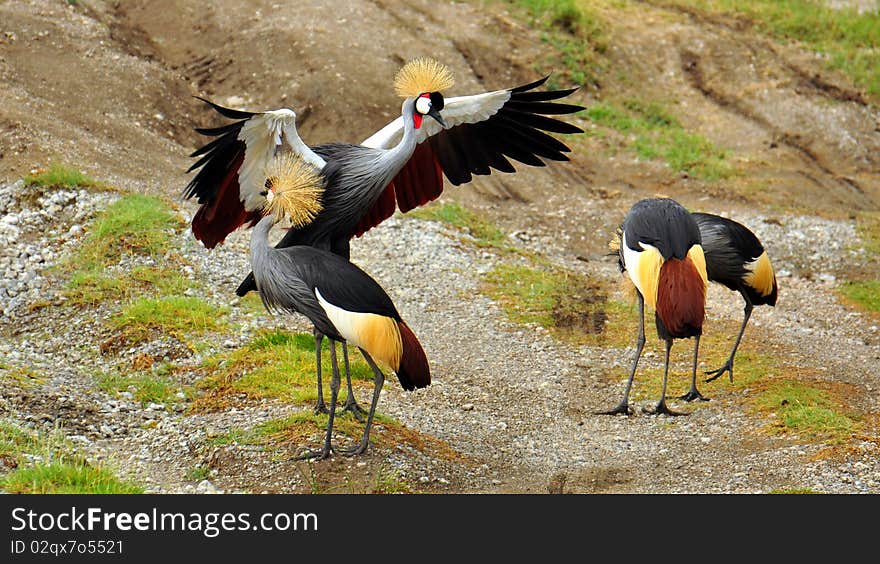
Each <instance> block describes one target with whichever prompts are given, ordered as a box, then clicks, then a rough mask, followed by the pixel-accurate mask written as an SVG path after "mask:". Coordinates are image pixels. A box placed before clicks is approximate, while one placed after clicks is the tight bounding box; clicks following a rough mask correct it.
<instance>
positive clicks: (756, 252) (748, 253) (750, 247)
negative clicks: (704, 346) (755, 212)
mask: <svg viewBox="0 0 880 564" xmlns="http://www.w3.org/2000/svg"><path fill="white" fill-rule="evenodd" d="M691 215H693V217H694V219H695V220H696V222H697V225H698V226H699V228H700V236H701V237H702V241H703V252H704V254H705V256H706V272H707V274H708V277H709V280H710V281H712V282H717V283H719V284H722V285H723V286H726V287H728V288H729V289H731V290H733V291H734V292H739V294H740V295H741V296H742V297H743V300H744V301H745V302H746V305H745V308H744V314H743V321H742V325H741V326H740V328H739V334H738V335H737V336H736V341H734V343H733V349H732V350H731V351H730V356H729V357H728V358H727V362H725V363H724V364H723V365H722V366H721V367H720V368H717V369H715V370H709V371H707V372H706V374H707V375H711V377H710V378H707V379H706V381H707V382H711V381H712V380H715V379H716V378H718V377H719V376H721V375H722V374H724V373H725V372H728V375H729V376H730V381H731V382H733V358H734V356H736V349H737V347H739V343H740V341H741V340H742V337H743V333H744V332H745V330H746V324H747V323H748V322H749V317H751V315H752V309H754V306H756V305H769V306H775V305H776V297H777V294H778V286H777V284H776V274H775V272H774V271H773V265H771V264H770V257H769V256H768V255H767V251H766V250H764V246H763V245H762V244H761V241H760V240H759V239H758V237H757V236H755V234H754V233H752V232H751V231H750V230H749V229H748V228H747V227H746V226H745V225H743V224H741V223H738V222H736V221H734V220H732V219H727V218H725V217H721V216H718V215H714V214H710V213H693V214H691Z"/></svg>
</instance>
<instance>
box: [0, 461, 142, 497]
mask: <svg viewBox="0 0 880 564" xmlns="http://www.w3.org/2000/svg"><path fill="white" fill-rule="evenodd" d="M0 487H2V488H3V489H4V490H6V491H8V492H10V493H30V494H139V493H143V491H144V489H143V488H142V487H140V486H138V485H135V484H131V483H128V482H123V481H120V480H119V479H118V478H117V477H116V476H115V475H113V473H112V472H110V471H109V470H107V469H105V468H95V467H93V466H90V465H88V464H87V463H85V462H84V461H73V462H52V463H49V464H36V465H34V466H24V467H20V468H18V469H16V470H14V471H13V472H11V473H10V474H8V475H7V476H5V477H3V478H2V479H0Z"/></svg>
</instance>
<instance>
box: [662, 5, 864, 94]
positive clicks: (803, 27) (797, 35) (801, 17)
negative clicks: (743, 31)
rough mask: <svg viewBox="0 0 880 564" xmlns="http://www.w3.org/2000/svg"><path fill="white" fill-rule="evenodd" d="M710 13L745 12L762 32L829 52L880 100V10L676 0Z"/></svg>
mask: <svg viewBox="0 0 880 564" xmlns="http://www.w3.org/2000/svg"><path fill="white" fill-rule="evenodd" d="M663 3H664V4H668V3H669V2H667V0H664V1H663ZM672 3H673V4H678V5H684V6H690V7H694V8H697V9H700V10H703V11H706V12H715V13H719V12H720V13H727V14H740V15H743V16H745V17H747V18H748V19H749V20H751V21H752V22H754V24H755V26H756V27H757V29H758V30H759V31H761V32H762V33H764V34H766V35H769V36H771V37H774V38H776V39H782V40H786V41H792V42H796V43H799V44H800V45H802V46H803V47H805V48H806V49H809V50H812V51H815V52H819V53H824V54H825V55H827V58H826V61H827V62H826V65H827V66H828V67H829V68H831V69H836V70H840V71H842V72H843V73H844V74H846V75H847V76H848V77H849V78H850V79H851V80H852V81H853V83H854V84H855V85H856V86H858V87H859V88H863V89H864V90H865V91H866V92H867V93H868V94H869V95H870V96H871V97H872V98H873V99H874V100H875V101H877V100H880V65H878V64H877V53H878V50H880V11H878V10H876V9H874V10H868V11H865V12H864V13H861V14H859V13H858V12H857V11H856V10H855V9H839V10H834V9H831V8H829V7H827V6H823V5H822V3H817V2H813V1H809V0H672Z"/></svg>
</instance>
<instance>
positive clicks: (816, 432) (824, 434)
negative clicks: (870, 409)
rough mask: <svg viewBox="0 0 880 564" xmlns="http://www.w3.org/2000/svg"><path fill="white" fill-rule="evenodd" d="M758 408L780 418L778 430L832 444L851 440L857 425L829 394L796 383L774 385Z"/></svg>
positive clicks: (773, 383) (760, 397)
mask: <svg viewBox="0 0 880 564" xmlns="http://www.w3.org/2000/svg"><path fill="white" fill-rule="evenodd" d="M756 405H757V406H758V407H760V408H762V409H764V410H770V411H773V412H775V413H776V414H777V423H776V425H775V426H776V427H777V428H778V429H781V430H790V431H795V432H798V433H801V434H803V435H804V436H807V437H811V438H817V439H820V440H825V441H829V442H838V441H842V440H845V439H848V438H849V437H850V436H851V435H852V432H853V429H854V428H855V425H856V422H855V420H854V419H853V418H852V417H850V416H849V415H847V414H845V413H843V412H841V410H840V407H839V406H837V405H835V402H833V401H832V400H831V398H830V397H829V394H828V393H827V392H825V391H824V390H820V389H818V388H815V387H812V386H808V385H806V384H803V383H801V382H796V381H793V380H782V381H775V382H771V383H770V385H769V386H768V387H767V389H766V390H764V391H762V392H761V393H760V395H759V396H758V397H757V398H756Z"/></svg>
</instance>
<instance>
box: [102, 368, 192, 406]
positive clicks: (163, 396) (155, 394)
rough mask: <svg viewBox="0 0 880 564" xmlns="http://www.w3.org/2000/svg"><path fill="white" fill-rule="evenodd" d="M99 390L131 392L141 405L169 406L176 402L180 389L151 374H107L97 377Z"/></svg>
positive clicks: (165, 379)
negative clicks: (175, 398) (158, 404)
mask: <svg viewBox="0 0 880 564" xmlns="http://www.w3.org/2000/svg"><path fill="white" fill-rule="evenodd" d="M97 384H98V388H99V389H101V390H103V391H105V392H108V393H118V392H126V391H127V392H131V393H132V396H133V397H134V399H135V400H137V401H139V402H140V403H141V405H147V404H148V403H161V404H168V403H172V402H173V401H174V395H175V394H176V393H177V390H178V387H177V386H176V385H175V384H174V383H173V382H172V381H171V380H169V379H168V378H165V377H163V376H154V375H150V374H135V375H129V374H120V373H119V372H115V371H114V372H105V373H102V374H100V375H98V377H97Z"/></svg>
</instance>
